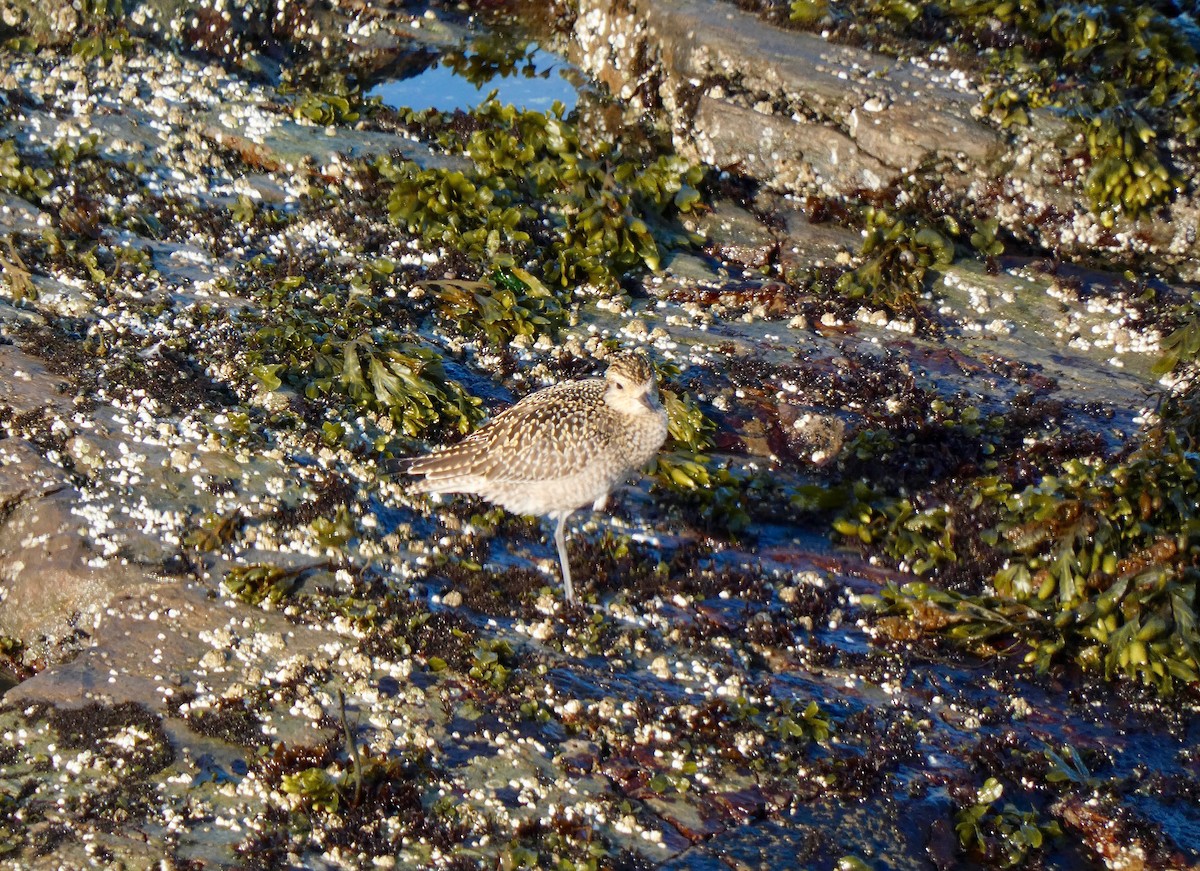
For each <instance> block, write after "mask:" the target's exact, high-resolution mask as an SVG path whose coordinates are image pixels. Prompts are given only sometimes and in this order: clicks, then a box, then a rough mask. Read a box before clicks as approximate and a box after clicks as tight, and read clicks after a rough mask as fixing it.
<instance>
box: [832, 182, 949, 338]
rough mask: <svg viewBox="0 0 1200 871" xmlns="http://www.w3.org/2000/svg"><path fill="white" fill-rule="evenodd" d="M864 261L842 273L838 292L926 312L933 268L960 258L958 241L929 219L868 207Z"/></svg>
mask: <svg viewBox="0 0 1200 871" xmlns="http://www.w3.org/2000/svg"><path fill="white" fill-rule="evenodd" d="M864 219H865V222H866V228H867V232H866V236H865V237H864V238H863V243H862V248H861V250H860V251H859V256H860V257H862V258H863V261H862V262H861V263H860V264H859V265H858V266H856V267H855V268H854V269H851V270H849V271H847V272H845V273H843V274H842V276H841V277H840V278H839V279H838V281H837V290H838V292H839V293H841V294H843V295H844V296H846V297H847V298H849V299H861V300H863V301H864V302H867V303H869V304H871V305H874V306H880V307H882V308H885V309H887V310H889V311H890V312H892V313H895V314H902V315H910V316H911V315H916V314H919V312H920V311H921V305H920V299H921V294H922V293H923V292H924V291H925V285H926V278H927V274H928V273H929V271H930V270H932V269H936V268H937V267H939V266H947V265H949V264H950V263H953V262H954V243H953V242H952V241H951V240H950V239H948V238H947V237H946V236H944V235H943V234H942V233H940V232H938V231H937V230H935V229H934V228H933V227H931V226H928V225H927V224H925V222H923V221H921V220H919V219H917V218H912V217H905V216H901V215H898V214H895V213H892V212H889V211H887V210H884V209H877V208H874V207H871V206H869V207H867V209H866V210H865V212H864Z"/></svg>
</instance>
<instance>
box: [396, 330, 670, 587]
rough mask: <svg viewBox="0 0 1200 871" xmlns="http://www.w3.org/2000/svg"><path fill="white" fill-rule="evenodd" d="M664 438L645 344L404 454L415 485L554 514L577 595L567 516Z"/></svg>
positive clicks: (566, 578) (561, 554) (599, 500)
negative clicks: (471, 428)
mask: <svg viewBox="0 0 1200 871" xmlns="http://www.w3.org/2000/svg"><path fill="white" fill-rule="evenodd" d="M666 437H667V412H666V411H665V410H664V409H663V406H662V403H661V402H660V401H659V398H658V387H657V385H656V384H655V380H654V368H653V367H652V366H651V365H650V360H649V358H647V356H646V355H645V353H643V352H640V351H634V352H625V353H622V354H619V355H617V356H615V357H614V358H613V359H612V362H611V363H610V364H609V367H608V371H607V372H606V373H605V375H604V377H603V378H590V379H587V380H585V381H564V382H562V383H561V384H555V385H553V386H551V387H546V388H544V389H542V390H539V391H537V392H536V393H531V394H530V395H529V396H526V397H525V398H524V399H522V400H521V401H520V402H518V403H517V404H516V405H513V406H512V407H510V408H507V409H505V410H504V411H502V412H501V413H500V414H498V415H496V417H495V418H493V419H492V420H490V421H488V422H486V423H485V424H484V425H483V426H482V427H480V428H479V429H477V430H476V431H475V432H473V433H471V435H469V436H467V438H465V439H463V441H461V442H459V443H458V444H455V445H451V446H449V447H445V448H441V449H440V450H437V451H434V452H433V453H431V454H428V455H426V456H424V457H416V458H414V459H412V460H409V461H408V463H407V471H408V473H409V474H411V475H422V476H424V478H423V480H419V481H417V482H416V483H415V484H414V485H413V487H412V489H413V490H414V491H415V492H418V493H475V494H477V495H479V496H482V497H483V498H484V499H486V500H487V501H489V502H492V503H494V504H496V505H500V506H501V507H503V508H504V509H505V510H507V511H511V512H512V513H513V514H536V515H541V516H546V517H549V518H551V519H553V520H556V521H557V525H556V527H555V530H554V543H555V544H556V545H557V546H558V559H559V562H560V563H561V564H562V579H563V593H564V597H565V598H566V601H567V603H568V604H574V602H575V591H574V588H573V587H572V586H571V566H570V564H569V563H568V561H567V544H566V540H565V538H564V537H563V532H564V529H565V527H566V523H567V518H568V517H570V516H571V514H573V513H574V512H575V511H577V510H579V509H580V508H583V507H584V506H585V505H587V504H589V503H591V505H592V508H593V510H596V511H600V510H602V509H603V508H604V505H605V503H606V502H607V501H608V494H609V493H611V492H612V490H613V488H615V487H616V486H618V485H619V484H620V483H621V482H622V481H624V480H625V479H626V478H628V477H629V476H630V475H631V474H632V473H633V472H635V471H637V470H638V469H639V468H641V467H642V466H643V465H645V464H646V463H647V462H648V461H649V460H650V458H651V457H653V456H654V455H655V453H657V452H658V449H659V448H660V447H661V446H662V443H663V441H664V440H665V439H666Z"/></svg>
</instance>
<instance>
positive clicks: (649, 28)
mask: <svg viewBox="0 0 1200 871" xmlns="http://www.w3.org/2000/svg"><path fill="white" fill-rule="evenodd" d="M632 5H633V10H632V12H630V11H629V10H626V9H624V8H623V9H622V11H621V12H620V14H613V7H612V6H611V5H610V4H604V3H601V2H598V0H585V2H584V3H582V4H581V9H580V15H579V16H578V18H577V20H576V26H575V38H576V40H577V41H578V43H579V46H580V49H581V55H580V63H581V65H582V66H583V67H584V68H585V69H587V70H588V71H589V72H591V73H592V74H594V75H596V76H597V77H599V78H600V79H601V80H603V81H604V82H605V83H607V84H608V85H609V87H610V88H612V89H613V91H614V92H615V93H616V94H617V95H618V96H619V97H620V98H622V99H628V100H631V101H633V102H635V103H636V102H638V101H642V102H643V103H644V102H645V101H646V99H645V97H644V96H642V95H643V94H645V93H646V92H647V91H648V90H649V91H652V92H653V93H654V94H655V95H656V96H657V98H659V99H661V102H662V105H663V106H664V108H666V109H667V110H668V111H669V112H670V113H671V114H672V123H673V125H674V128H675V135H676V141H677V145H678V147H679V148H680V150H681V151H682V152H683V153H685V154H687V155H689V156H691V157H693V158H695V159H705V160H709V161H710V162H713V163H715V164H716V165H718V166H723V167H724V166H731V165H735V166H737V167H738V168H739V169H741V170H742V171H745V172H746V173H747V174H749V175H752V176H753V177H755V178H758V179H761V180H762V181H763V182H764V183H765V184H767V185H768V186H770V187H773V188H776V189H780V190H792V191H796V190H799V189H802V188H811V187H815V188H817V189H819V190H822V191H824V192H827V193H833V192H838V191H849V190H852V189H856V188H864V187H865V188H870V189H880V188H882V187H884V186H886V185H887V184H888V183H889V182H890V181H891V180H892V179H894V178H895V177H897V176H898V175H899V174H901V173H902V172H904V171H906V170H908V169H911V168H913V167H915V166H917V165H918V164H919V163H921V162H922V161H924V160H926V159H928V158H930V157H934V156H952V157H959V156H961V157H963V158H965V159H966V160H967V161H968V162H969V163H970V164H984V163H987V162H989V161H991V160H992V159H994V158H995V157H998V156H999V155H1000V154H1001V153H1002V152H1003V151H1004V144H1003V139H1002V138H1001V137H1000V135H999V134H998V133H997V132H996V131H995V130H992V129H991V128H989V127H987V126H985V125H984V124H982V123H981V122H979V121H977V120H975V119H974V118H973V117H972V116H971V108H972V107H973V106H974V104H975V102H976V99H977V98H976V95H975V94H973V93H967V92H964V91H962V90H960V89H958V88H957V87H954V86H952V85H950V84H949V83H947V82H945V81H942V80H941V79H939V78H937V77H936V76H935V75H933V74H932V73H931V72H930V71H929V70H927V69H922V68H920V67H917V66H916V65H914V64H909V63H904V62H903V61H900V62H897V61H896V60H894V59H892V58H884V57H881V56H879V55H873V54H871V53H870V52H867V51H864V50H862V49H858V48H852V47H849V46H841V45H832V44H830V43H828V42H826V41H825V40H823V39H821V38H820V37H817V36H814V35H812V34H807V33H797V32H793V31H784V30H780V29H779V28H777V27H773V26H771V25H769V24H766V23H764V22H763V21H761V20H760V19H758V18H756V17H755V16H753V15H751V14H749V13H746V12H742V11H740V10H738V9H735V8H733V7H732V6H731V5H729V4H723V3H711V2H701V0H654V2H650V0H640V2H634V3H633V4H632ZM634 58H648V59H651V61H652V64H653V67H652V70H651V71H650V72H641V73H640V74H639V73H638V70H639V69H640V67H639V65H638V64H635V63H634V62H633V60H634ZM643 66H644V65H643ZM649 84H653V85H655V86H656V87H654V88H650V87H649Z"/></svg>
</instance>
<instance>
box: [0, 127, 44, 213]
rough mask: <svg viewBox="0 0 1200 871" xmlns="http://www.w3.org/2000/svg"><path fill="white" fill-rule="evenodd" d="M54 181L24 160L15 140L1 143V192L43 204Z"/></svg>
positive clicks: (6, 140)
mask: <svg viewBox="0 0 1200 871" xmlns="http://www.w3.org/2000/svg"><path fill="white" fill-rule="evenodd" d="M52 180H53V179H52V178H51V176H50V173H49V172H48V171H46V170H45V169H42V168H41V167H33V166H30V165H29V164H28V163H26V162H25V161H24V159H22V157H21V154H20V152H18V151H17V145H16V143H15V142H13V140H11V139H5V140H3V141H0V190H6V191H9V192H10V193H14V194H16V195H17V196H19V197H24V198H25V199H28V200H32V201H33V202H41V200H42V198H43V197H45V196H46V194H47V193H49V188H50V184H51V182H52Z"/></svg>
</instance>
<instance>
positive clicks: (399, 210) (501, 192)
mask: <svg viewBox="0 0 1200 871" xmlns="http://www.w3.org/2000/svg"><path fill="white" fill-rule="evenodd" d="M469 119H470V121H469V123H464V122H463V120H462V119H458V120H457V121H456V122H455V123H451V119H450V117H449V116H442V115H438V114H436V113H429V112H425V113H420V114H419V115H416V116H414V120H418V121H420V123H421V125H422V126H423V127H424V128H425V129H433V130H437V129H438V128H439V127H440V128H441V134H440V137H439V140H440V144H441V145H442V146H443V147H444V148H446V149H447V150H449V151H451V152H454V153H458V154H462V155H464V156H466V157H468V158H470V160H471V166H470V167H469V168H468V169H466V170H452V169H443V168H430V169H421V168H420V167H418V166H417V165H415V164H413V163H411V162H405V163H401V164H398V165H397V164H394V163H392V162H391V161H389V160H386V159H384V160H380V161H379V162H378V163H377V164H376V169H377V171H378V172H379V174H380V175H381V176H382V177H383V178H384V179H385V180H387V181H389V182H391V183H392V185H393V187H392V190H391V192H390V194H389V196H388V203H387V207H388V214H389V216H390V218H391V220H392V221H393V223H396V224H399V225H401V226H403V227H405V228H406V229H408V230H409V231H410V232H413V233H416V234H418V235H420V237H421V238H422V239H423V240H424V241H426V242H429V243H434V244H440V245H446V246H449V247H452V248H455V249H457V250H460V251H462V252H463V253H465V254H467V255H468V256H469V257H471V258H472V259H474V260H476V261H477V262H481V263H484V264H487V265H489V266H490V265H492V264H497V265H501V266H508V265H518V266H522V267H524V268H526V269H528V270H530V271H531V272H532V271H534V269H535V268H537V269H538V270H540V273H541V280H542V281H543V282H545V283H546V284H547V285H550V286H556V287H562V288H571V287H575V286H578V285H585V284H586V285H595V286H598V287H603V288H613V287H615V286H616V285H617V283H618V282H619V281H620V279H621V278H622V276H624V275H625V274H626V273H627V272H629V271H631V270H635V269H657V268H658V266H659V264H660V262H661V259H662V252H663V251H664V250H665V249H667V248H671V247H675V246H681V245H689V244H693V243H695V242H696V241H698V240H696V239H694V238H693V237H692V236H691V235H690V234H689V233H688V232H687V231H685V230H684V229H683V227H682V226H681V225H679V223H678V222H677V220H676V219H677V217H678V216H679V215H680V214H684V213H687V212H690V211H692V210H694V209H696V208H699V207H700V205H701V195H700V192H699V190H698V185H699V184H700V183H701V181H702V179H703V177H704V172H703V170H702V169H701V168H700V167H697V166H694V165H692V164H689V163H688V162H687V161H685V160H683V159H682V158H679V157H677V156H674V155H660V156H657V157H653V156H650V155H643V154H634V153H630V154H626V153H625V152H624V151H623V150H622V149H621V146H620V145H618V144H616V143H614V142H612V141H611V140H607V139H605V140H598V141H594V142H588V141H586V140H585V139H584V138H583V137H582V136H581V135H580V130H579V128H578V127H577V126H576V124H575V123H574V122H573V121H572V120H570V118H568V117H566V115H565V112H564V109H563V107H562V105H561V104H556V105H555V107H554V108H553V109H552V110H551V111H549V112H545V113H542V112H531V111H520V110H517V109H515V108H513V107H512V106H505V105H501V104H499V103H497V102H496V101H494V100H490V101H487V102H485V103H484V104H482V105H481V106H479V107H478V108H477V109H475V110H473V112H472V113H471V115H470V116H469Z"/></svg>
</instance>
